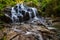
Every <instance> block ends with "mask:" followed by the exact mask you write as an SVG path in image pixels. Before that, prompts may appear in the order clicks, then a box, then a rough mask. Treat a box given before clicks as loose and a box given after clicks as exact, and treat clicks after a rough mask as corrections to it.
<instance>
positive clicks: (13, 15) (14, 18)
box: [11, 7, 19, 22]
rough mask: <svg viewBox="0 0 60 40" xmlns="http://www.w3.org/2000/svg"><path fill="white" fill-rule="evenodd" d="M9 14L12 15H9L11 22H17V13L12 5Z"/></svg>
mask: <svg viewBox="0 0 60 40" xmlns="http://www.w3.org/2000/svg"><path fill="white" fill-rule="evenodd" d="M11 14H12V16H11V19H12V22H17V21H18V20H19V19H18V17H17V14H16V12H15V10H14V7H12V10H11Z"/></svg>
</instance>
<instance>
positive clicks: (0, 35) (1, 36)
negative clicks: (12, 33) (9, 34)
mask: <svg viewBox="0 0 60 40" xmlns="http://www.w3.org/2000/svg"><path fill="white" fill-rule="evenodd" d="M3 36H4V34H3V32H2V31H1V30H0V39H1V38H3Z"/></svg>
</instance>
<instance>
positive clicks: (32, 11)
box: [5, 3, 48, 26]
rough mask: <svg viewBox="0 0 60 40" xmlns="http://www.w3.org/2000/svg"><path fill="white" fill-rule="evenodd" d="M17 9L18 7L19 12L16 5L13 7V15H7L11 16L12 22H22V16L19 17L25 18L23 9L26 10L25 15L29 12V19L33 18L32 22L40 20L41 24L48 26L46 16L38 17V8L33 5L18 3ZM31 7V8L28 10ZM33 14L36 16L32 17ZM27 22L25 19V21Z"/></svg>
mask: <svg viewBox="0 0 60 40" xmlns="http://www.w3.org/2000/svg"><path fill="white" fill-rule="evenodd" d="M16 6H17V7H16V9H17V12H16V10H15V9H14V8H15V7H12V8H11V14H12V15H11V17H10V16H9V15H6V14H5V15H6V16H7V17H10V18H11V20H12V22H13V23H18V22H20V20H21V19H20V18H19V17H22V19H25V18H23V17H24V16H23V14H22V11H24V15H25V16H26V14H27V12H28V14H29V18H30V19H29V20H31V22H34V21H39V22H40V23H41V24H43V25H45V26H48V25H47V24H46V20H45V19H44V18H38V17H37V9H36V8H33V7H25V6H24V4H23V3H22V4H17V5H16ZM28 9H29V10H28ZM32 14H34V17H33V18H32ZM26 17H27V16H26ZM24 22H25V21H24Z"/></svg>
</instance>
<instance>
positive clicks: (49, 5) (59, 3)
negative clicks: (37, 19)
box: [0, 0, 60, 16]
mask: <svg viewBox="0 0 60 40" xmlns="http://www.w3.org/2000/svg"><path fill="white" fill-rule="evenodd" d="M17 1H18V0H0V13H1V10H3V9H4V8H5V7H7V6H14V5H15V4H16V2H17ZM20 1H21V0H20ZM23 1H24V2H25V3H29V2H32V3H30V4H29V5H31V6H32V7H36V8H37V9H38V12H39V13H40V14H41V15H44V16H51V15H54V16H58V15H59V16H60V0H23Z"/></svg>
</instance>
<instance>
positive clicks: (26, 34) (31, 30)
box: [0, 23, 58, 40]
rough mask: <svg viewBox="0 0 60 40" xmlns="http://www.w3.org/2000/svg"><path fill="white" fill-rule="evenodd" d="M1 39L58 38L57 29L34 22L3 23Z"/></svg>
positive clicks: (37, 39)
mask: <svg viewBox="0 0 60 40" xmlns="http://www.w3.org/2000/svg"><path fill="white" fill-rule="evenodd" d="M2 26H4V27H5V28H4V29H2V32H1V33H0V34H1V36H0V39H1V38H3V37H4V39H6V40H58V37H57V34H56V32H55V31H53V30H51V29H48V28H46V27H44V26H43V25H34V24H26V23H23V24H17V23H16V24H3V25H2Z"/></svg>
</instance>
